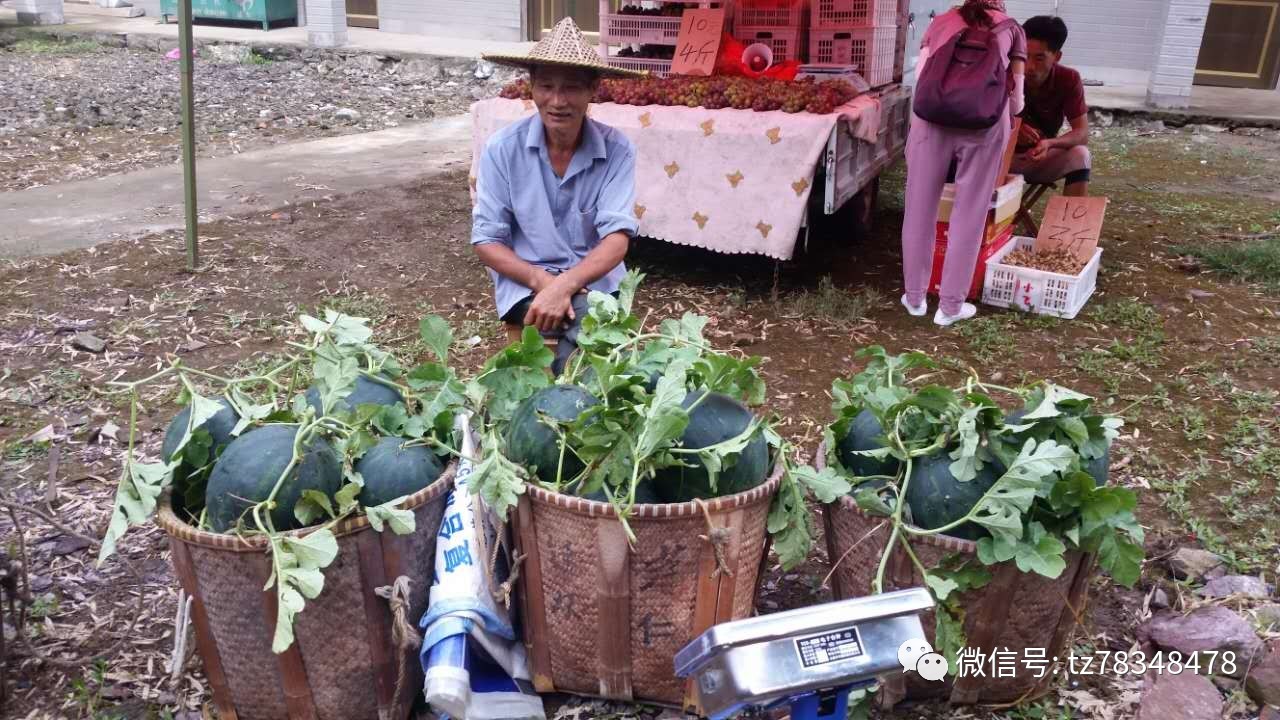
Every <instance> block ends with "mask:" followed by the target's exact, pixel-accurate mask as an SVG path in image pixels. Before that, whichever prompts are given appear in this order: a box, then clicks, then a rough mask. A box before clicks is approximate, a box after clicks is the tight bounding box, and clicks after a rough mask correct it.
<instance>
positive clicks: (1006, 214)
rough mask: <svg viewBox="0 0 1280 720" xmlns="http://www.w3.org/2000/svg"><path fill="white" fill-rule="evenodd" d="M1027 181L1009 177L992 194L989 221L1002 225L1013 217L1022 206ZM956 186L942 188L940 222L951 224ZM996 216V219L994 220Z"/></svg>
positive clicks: (1017, 176)
mask: <svg viewBox="0 0 1280 720" xmlns="http://www.w3.org/2000/svg"><path fill="white" fill-rule="evenodd" d="M1026 185H1027V183H1026V180H1024V179H1023V177H1022V176H1021V175H1008V176H1006V177H1005V182H1004V184H1003V185H1001V186H1000V187H998V188H996V189H995V192H993V193H991V211H990V212H988V213H987V221H988V222H995V223H1000V222H1003V221H1004V220H1006V219H1008V218H1011V217H1013V216H1014V215H1015V214H1017V212H1018V208H1019V207H1020V206H1021V205H1022V191H1023V189H1024V188H1026ZM955 199H956V186H955V185H954V184H952V183H947V184H946V185H944V186H942V202H940V203H939V204H938V222H951V209H952V207H953V206H954V205H955ZM993 216H994V219H992V218H993Z"/></svg>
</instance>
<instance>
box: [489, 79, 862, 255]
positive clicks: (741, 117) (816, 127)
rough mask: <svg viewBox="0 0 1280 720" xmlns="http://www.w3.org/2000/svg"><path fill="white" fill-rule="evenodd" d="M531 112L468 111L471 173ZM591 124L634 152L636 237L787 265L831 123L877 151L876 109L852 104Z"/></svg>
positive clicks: (676, 113) (670, 111) (673, 110)
mask: <svg viewBox="0 0 1280 720" xmlns="http://www.w3.org/2000/svg"><path fill="white" fill-rule="evenodd" d="M534 112H535V109H534V106H533V102H532V101H529V100H506V99H502V98H494V99H491V100H482V101H480V102H477V103H475V104H474V105H472V107H471V118H472V136H473V137H472V158H473V159H472V172H471V187H472V192H473V195H474V190H475V182H476V179H475V162H476V160H477V159H478V158H479V157H480V152H481V150H482V149H483V147H484V143H485V141H486V140H488V138H489V136H491V135H492V134H493V133H495V132H497V131H498V130H500V129H501V128H503V127H505V126H507V125H508V124H510V123H512V122H514V121H516V120H520V119H521V118H524V117H528V116H529V115H532V114H533V113H534ZM589 112H590V115H591V117H592V118H594V119H596V120H598V121H600V122H602V123H604V124H606V125H609V126H611V127H614V128H616V129H618V130H619V131H621V132H622V133H624V134H625V135H626V136H627V137H628V138H630V139H631V142H632V143H633V144H634V145H635V147H636V206H635V213H636V217H637V218H639V220H640V234H641V235H643V236H646V237H653V238H658V239H660V240H665V241H668V242H672V243H678V244H681V245H693V246H696V247H701V248H706V249H708V250H714V251H717V252H723V253H754V254H760V255H767V256H769V257H772V258H776V259H779V260H788V259H790V258H791V256H792V254H793V253H794V252H795V244H796V238H797V236H798V234H799V231H800V227H801V224H802V223H803V222H804V217H805V207H806V204H807V203H808V201H809V192H810V191H811V190H812V189H813V182H814V169H815V168H816V167H817V164H818V162H819V161H820V160H821V158H822V154H823V151H824V149H825V148H826V144H827V139H828V137H829V136H830V135H831V130H832V128H833V127H835V124H836V123H837V122H848V123H850V126H851V127H850V129H851V131H852V132H853V134H854V136H855V137H859V138H864V139H866V138H870V140H871V141H872V142H874V140H875V138H876V133H877V131H878V130H879V121H880V103H879V101H878V100H876V99H875V98H874V97H872V96H869V95H863V96H859V97H858V98H855V99H854V100H853V101H851V102H850V103H848V104H846V105H844V106H841V107H840V108H838V109H837V110H836V111H835V112H833V113H830V114H826V115H815V114H811V113H794V114H790V113H784V112H754V111H751V110H732V109H725V110H707V109H705V108H687V107H664V106H661V105H649V106H644V107H637V106H634V105H617V104H615V103H600V104H594V105H592V106H591V109H590V111H589Z"/></svg>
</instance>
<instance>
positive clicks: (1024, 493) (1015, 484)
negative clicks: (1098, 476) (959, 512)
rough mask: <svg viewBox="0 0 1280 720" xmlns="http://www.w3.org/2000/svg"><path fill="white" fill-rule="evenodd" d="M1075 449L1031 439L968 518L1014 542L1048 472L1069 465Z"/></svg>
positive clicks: (1063, 468) (996, 534)
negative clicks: (1024, 516)
mask: <svg viewBox="0 0 1280 720" xmlns="http://www.w3.org/2000/svg"><path fill="white" fill-rule="evenodd" d="M1075 457H1076V454H1075V451H1073V450H1072V449H1071V448H1069V447H1065V446H1062V445H1059V444H1058V443H1056V442H1054V441H1053V440H1046V441H1044V442H1043V443H1040V444H1039V445H1036V442H1035V440H1028V441H1027V444H1026V445H1024V446H1023V447H1022V452H1021V453H1019V454H1018V457H1017V458H1016V459H1015V460H1014V461H1013V463H1012V464H1011V465H1010V466H1009V469H1008V471H1006V472H1005V474H1004V475H1003V476H1001V477H1000V479H999V480H997V481H996V483H995V485H992V486H991V489H990V490H988V491H987V493H986V494H985V495H983V497H982V500H980V501H978V504H977V505H976V506H975V507H974V509H973V510H972V511H970V513H969V515H968V516H967V518H966V519H969V520H973V521H974V522H976V523H978V524H979V525H982V526H983V527H985V528H987V530H989V531H990V532H991V534H992V535H993V536H997V537H1004V538H1005V539H1007V540H1008V541H1010V542H1017V541H1018V540H1021V539H1022V514H1023V513H1025V512H1027V510H1029V509H1030V508H1031V503H1032V502H1034V501H1035V499H1036V493H1037V491H1038V490H1039V488H1040V485H1041V483H1042V482H1043V480H1044V479H1045V477H1046V476H1049V475H1051V474H1053V473H1060V472H1062V471H1064V470H1066V469H1067V467H1068V466H1069V465H1070V464H1071V461H1072V460H1074V459H1075Z"/></svg>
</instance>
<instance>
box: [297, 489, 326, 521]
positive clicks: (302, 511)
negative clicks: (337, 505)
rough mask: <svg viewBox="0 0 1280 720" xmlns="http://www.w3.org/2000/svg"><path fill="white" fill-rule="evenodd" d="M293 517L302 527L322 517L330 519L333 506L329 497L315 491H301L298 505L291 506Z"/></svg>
mask: <svg viewBox="0 0 1280 720" xmlns="http://www.w3.org/2000/svg"><path fill="white" fill-rule="evenodd" d="M293 516H294V517H296V518H298V522H300V523H302V524H303V525H304V526H306V525H310V524H312V523H314V522H315V521H316V520H319V519H320V518H322V517H327V518H330V519H332V518H333V517H334V514H333V504H332V503H330V502H329V496H328V495H325V494H324V493H322V492H319V491H317V490H303V491H302V497H301V498H299V499H298V504H297V505H294V506H293Z"/></svg>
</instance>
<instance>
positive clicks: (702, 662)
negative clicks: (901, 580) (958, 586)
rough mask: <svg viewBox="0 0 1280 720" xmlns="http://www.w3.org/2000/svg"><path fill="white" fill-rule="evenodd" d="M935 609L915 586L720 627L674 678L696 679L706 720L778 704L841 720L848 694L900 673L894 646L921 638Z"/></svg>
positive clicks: (797, 714) (806, 717)
mask: <svg viewBox="0 0 1280 720" xmlns="http://www.w3.org/2000/svg"><path fill="white" fill-rule="evenodd" d="M932 607H933V598H932V597H930V595H929V593H928V591H926V590H925V589H923V588H915V589H911V590H900V591H897V592H891V593H884V594H882V595H872V596H869V597H865V598H858V599H854V600H841V601H838V602H831V603H825V604H823V605H815V606H812V607H806V608H799V609H796V610H788V611H785V612H780V613H774V614H772V615H761V616H759V617H753V618H748V619H746V620H736V621H734V622H728V623H723V624H721V625H716V626H715V627H713V628H711V629H709V630H707V631H706V632H704V633H703V634H702V635H700V636H698V637H697V638H696V639H695V640H694V641H693V642H691V643H689V644H688V645H687V646H685V647H684V649H682V650H681V651H680V652H678V653H676V657H675V671H676V675H677V676H678V677H682V678H687V677H692V678H694V681H695V684H696V686H697V688H698V694H699V698H700V700H701V705H702V711H703V713H704V714H705V715H706V716H707V717H708V718H710V720H723V719H724V718H728V717H731V716H733V715H735V714H737V713H739V712H741V711H743V710H747V709H750V708H759V709H763V710H770V709H773V708H777V707H780V706H783V705H789V706H790V708H791V717H792V718H793V720H828V719H831V720H844V717H845V712H846V710H847V706H848V702H849V693H850V692H851V691H853V690H855V689H857V688H859V687H865V686H867V685H870V684H871V683H872V682H874V681H875V679H876V678H877V677H878V676H880V675H884V674H887V673H901V672H903V668H902V664H901V663H900V662H899V661H898V648H899V647H901V646H902V643H904V642H906V641H908V640H924V639H925V634H924V627H923V626H922V625H921V624H920V613H921V612H923V611H925V610H929V609H930V608H932Z"/></svg>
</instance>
